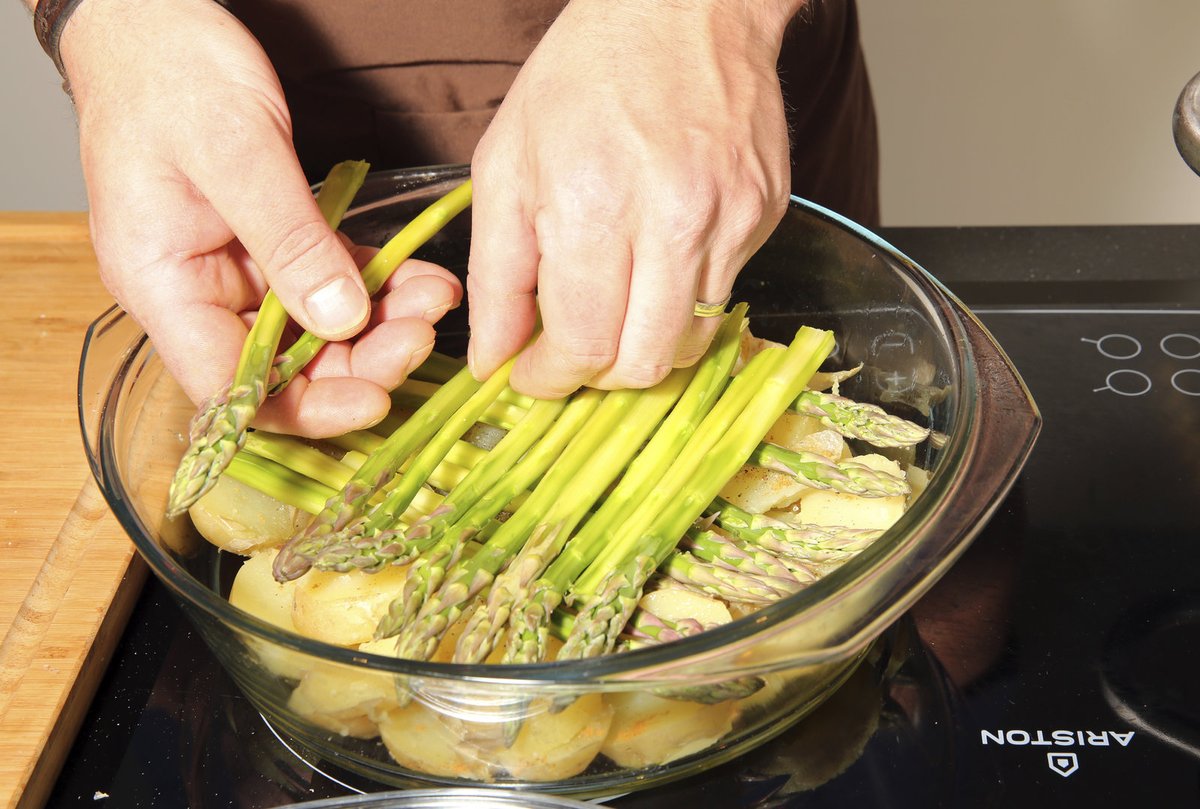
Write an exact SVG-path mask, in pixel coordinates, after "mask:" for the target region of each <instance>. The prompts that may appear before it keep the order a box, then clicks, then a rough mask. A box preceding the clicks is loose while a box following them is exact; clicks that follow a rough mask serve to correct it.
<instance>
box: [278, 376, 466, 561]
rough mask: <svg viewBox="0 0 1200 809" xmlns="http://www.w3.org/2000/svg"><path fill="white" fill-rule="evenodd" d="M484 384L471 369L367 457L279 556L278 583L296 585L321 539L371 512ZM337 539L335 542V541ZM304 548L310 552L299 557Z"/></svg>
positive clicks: (284, 547)
mask: <svg viewBox="0 0 1200 809" xmlns="http://www.w3.org/2000/svg"><path fill="white" fill-rule="evenodd" d="M480 386H481V385H480V383H479V382H477V381H476V380H475V378H474V377H473V376H471V372H470V371H469V370H468V369H465V368H464V369H463V370H461V371H459V372H458V373H457V374H456V375H455V377H454V378H453V379H452V380H450V381H449V382H447V383H446V384H445V385H443V386H442V387H441V388H439V389H438V391H437V393H435V394H434V395H433V396H432V397H430V399H429V401H427V402H426V403H425V405H424V406H423V407H422V408H421V409H420V410H418V411H417V412H416V413H413V415H412V416H411V417H410V418H409V419H408V420H407V421H406V422H404V424H402V425H401V426H400V429H398V430H396V432H394V433H392V434H391V435H390V436H389V437H388V438H387V440H386V441H384V443H383V444H382V445H381V446H380V447H379V448H378V449H377V450H375V452H373V453H372V454H371V455H370V456H368V458H367V461H366V463H364V464H363V465H362V466H361V467H360V468H359V470H358V471H357V472H356V473H355V475H354V477H353V478H351V479H350V482H349V483H347V484H346V485H345V486H344V487H343V488H342V490H341V491H340V492H339V493H338V494H337V495H335V496H334V497H331V498H330V499H329V502H327V503H326V504H325V508H323V509H322V510H321V512H320V513H319V514H317V516H316V517H315V518H314V519H313V521H312V522H311V523H309V525H308V527H307V528H306V529H305V530H304V531H302V532H300V533H298V534H297V535H296V536H295V537H293V538H292V539H291V540H289V541H288V542H287V543H286V544H284V546H283V547H282V548H280V550H279V554H278V555H277V556H276V557H275V564H274V572H275V577H276V578H277V579H278V580H279V581H291V580H292V579H296V578H298V577H300V576H302V575H304V573H305V572H306V571H307V570H308V569H309V568H310V567H311V566H312V565H311V563H310V562H309V561H308V559H309V558H310V557H311V555H313V554H314V553H315V552H316V551H317V549H319V547H320V545H321V543H322V541H323V540H324V539H326V538H329V537H334V536H335V535H337V534H338V532H340V531H341V530H342V529H344V528H345V527H346V526H347V525H349V524H350V523H351V522H353V521H354V520H355V519H357V518H358V517H360V516H362V514H363V513H364V512H365V511H366V509H367V506H368V504H369V503H370V501H371V499H372V498H373V497H374V496H375V495H376V493H377V492H379V490H380V489H382V488H383V487H384V486H385V485H387V483H388V482H389V481H391V479H392V478H393V477H394V476H395V474H396V472H397V470H398V469H399V468H400V466H401V464H403V463H404V461H405V460H406V459H407V458H408V456H409V455H410V454H411V453H412V452H413V451H414V450H415V449H416V448H417V447H418V446H420V445H421V444H424V443H425V442H426V441H428V440H429V439H430V438H432V437H433V435H434V434H435V433H436V432H437V431H438V428H439V427H441V425H442V424H443V423H444V422H445V421H446V420H447V419H448V418H450V416H451V415H452V414H453V413H454V412H455V411H457V410H458V408H460V407H461V406H462V405H463V403H465V402H466V401H467V400H468V399H469V398H470V397H471V395H472V394H474V393H475V391H477V390H478V389H479V388H480ZM331 541H336V540H331ZM300 545H304V547H305V548H306V549H307V553H306V554H304V555H301V554H298V553H296V549H297V547H298V546H300Z"/></svg>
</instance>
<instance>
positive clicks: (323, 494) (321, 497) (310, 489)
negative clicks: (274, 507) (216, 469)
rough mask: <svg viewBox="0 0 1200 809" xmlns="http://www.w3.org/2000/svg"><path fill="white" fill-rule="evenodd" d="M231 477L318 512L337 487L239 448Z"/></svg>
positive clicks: (231, 464) (264, 492)
mask: <svg viewBox="0 0 1200 809" xmlns="http://www.w3.org/2000/svg"><path fill="white" fill-rule="evenodd" d="M225 471H226V473H227V474H228V475H229V477H231V478H233V479H234V480H236V481H238V482H239V483H244V484H246V485H247V486H250V487H251V488H254V489H257V490H258V491H260V492H262V493H263V494H265V495H267V496H268V497H273V498H275V499H276V500H278V501H279V502H281V503H287V504H288V505H289V506H295V507H296V508H298V509H300V510H302V511H306V512H308V513H309V514H315V513H317V512H318V511H320V510H321V508H322V506H324V505H325V501H326V500H327V499H328V498H329V497H330V496H332V495H333V494H334V492H336V491H337V490H336V489H334V488H332V487H330V486H326V485H325V484H323V483H318V482H317V481H315V480H313V479H312V478H310V477H306V476H305V475H302V474H300V473H299V472H296V471H294V470H292V469H289V468H287V467H286V466H284V465H283V464H281V463H278V462H276V461H272V460H269V459H267V458H262V457H259V456H258V455H253V454H251V453H249V452H239V453H238V454H237V455H234V456H233V458H231V459H230V461H229V466H228V467H227V468H226V470H225Z"/></svg>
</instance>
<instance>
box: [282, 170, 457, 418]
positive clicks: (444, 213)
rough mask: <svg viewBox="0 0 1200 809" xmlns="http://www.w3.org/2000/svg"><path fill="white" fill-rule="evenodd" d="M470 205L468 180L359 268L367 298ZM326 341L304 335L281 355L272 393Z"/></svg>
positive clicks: (315, 353) (433, 205)
mask: <svg viewBox="0 0 1200 809" xmlns="http://www.w3.org/2000/svg"><path fill="white" fill-rule="evenodd" d="M470 204H471V181H470V180H467V181H466V182H464V183H462V184H461V185H459V186H458V187H457V188H455V189H454V190H453V191H451V192H450V193H448V194H446V195H445V196H443V197H442V198H441V199H439V200H437V201H436V202H434V203H433V204H432V205H430V206H429V207H428V208H426V209H425V210H423V211H421V213H419V214H417V216H416V217H415V218H414V219H413V220H412V221H411V222H409V223H408V224H407V225H405V226H404V227H403V228H402V229H401V230H400V232H399V233H397V234H396V235H395V236H393V237H392V238H391V239H390V240H389V241H388V243H387V244H385V245H384V246H383V247H382V248H381V249H380V251H379V252H378V253H376V254H375V255H374V256H373V257H372V258H371V260H370V261H368V262H367V263H366V265H365V266H364V267H363V268H362V279H363V284H364V285H365V286H366V288H367V294H368V295H374V294H375V293H376V292H378V291H379V290H380V289H381V288H382V287H383V285H384V283H385V282H386V281H387V279H388V278H390V277H391V275H392V273H393V272H395V271H396V268H397V267H399V266H400V265H401V264H402V263H403V262H404V261H405V260H406V259H408V258H409V256H411V255H412V254H413V253H414V252H415V251H416V250H417V248H419V247H420V246H421V245H423V244H425V242H427V241H429V239H431V238H432V237H433V236H434V235H435V234H436V233H437V232H438V231H440V230H441V229H442V228H443V227H445V226H446V224H447V223H448V222H449V221H450V220H451V219H453V218H454V217H456V216H458V215H459V214H460V213H462V212H463V210H465V209H466V207H467V206H468V205H470ZM325 342H326V341H325V340H322V339H321V338H319V337H317V336H316V335H314V334H312V333H311V332H305V333H304V334H303V335H301V336H300V339H298V340H297V341H296V342H295V343H293V344H292V345H291V346H290V347H289V348H288V349H287V350H286V351H284V352H283V353H282V354H281V355H280V356H279V360H278V362H277V363H276V366H275V375H274V383H273V384H272V386H271V391H270V392H271V394H272V395H274V394H277V393H279V392H280V391H281V390H283V389H284V388H285V387H287V385H288V383H289V382H291V381H292V379H294V378H295V376H296V374H298V373H300V371H301V370H302V369H303V368H304V366H306V365H308V363H309V362H311V361H312V358H313V357H315V356H316V355H317V352H318V351H320V350H321V349H322V348H323V347H324V346H325Z"/></svg>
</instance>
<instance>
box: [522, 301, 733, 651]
mask: <svg viewBox="0 0 1200 809" xmlns="http://www.w3.org/2000/svg"><path fill="white" fill-rule="evenodd" d="M745 316H746V305H745V304H738V305H737V306H735V307H734V308H733V311H731V312H730V313H729V314H728V315H727V316H726V317H725V319H724V321H723V322H722V323H721V326H720V327H719V328H718V330H717V333H716V335H714V337H713V341H712V343H711V344H710V345H709V348H708V351H707V352H706V353H705V355H704V357H702V358H701V360H700V362H699V363H698V364H697V367H696V373H695V375H694V376H693V377H692V381H691V383H689V385H688V388H687V390H685V391H684V393H683V395H682V396H681V397H680V399H679V402H678V403H677V404H676V405H675V407H674V408H673V409H672V410H671V413H670V414H669V415H668V416H667V417H666V419H665V420H664V421H663V423H662V425H661V426H660V427H659V429H658V430H657V431H655V433H654V436H653V437H652V438H651V439H650V441H649V442H648V443H647V444H646V447H645V449H644V450H642V452H641V453H640V454H639V455H638V457H637V458H636V459H635V460H634V461H633V462H632V463H631V464H630V467H629V470H628V472H626V474H625V475H623V476H622V478H621V481H620V482H619V483H618V484H617V486H616V487H615V488H614V489H613V491H612V493H611V494H609V495H608V496H607V497H606V498H605V500H604V503H603V505H601V506H600V508H599V509H597V510H596V513H595V514H593V515H592V516H591V517H590V518H588V520H587V522H586V523H585V524H584V526H583V528H582V529H581V530H580V531H579V533H578V534H577V535H576V536H575V537H574V538H573V539H572V540H571V541H570V542H568V543H567V545H566V547H565V548H564V549H563V551H562V553H560V554H559V555H558V557H557V558H556V559H555V560H554V561H553V563H552V564H551V565H550V567H549V569H547V570H546V572H545V574H544V575H543V576H542V578H541V579H539V580H538V581H536V582H535V583H534V584H533V585H531V586H530V592H529V595H528V596H527V598H526V601H525V603H524V604H523V605H519V606H517V607H514V611H513V614H512V615H511V616H510V623H511V625H510V627H509V636H508V641H507V644H506V647H505V657H504V662H505V663H531V662H535V661H538V660H542V659H544V658H545V654H546V640H547V635H548V627H549V622H550V619H551V616H552V615H553V613H554V610H555V609H557V607H558V605H559V604H560V603H562V599H563V596H564V594H565V593H566V590H567V587H568V586H569V585H570V584H571V582H573V581H574V580H575V579H576V578H577V577H578V576H579V574H580V573H582V572H583V571H584V569H585V568H586V567H587V566H588V565H589V564H590V563H591V562H592V560H594V559H595V557H596V556H597V554H599V553H600V551H601V550H602V549H603V547H604V544H605V543H606V542H607V541H608V540H609V538H610V535H611V534H612V532H613V530H614V529H615V528H616V527H617V526H618V524H619V523H620V522H621V521H622V520H624V519H625V518H626V517H627V516H628V515H629V514H630V513H631V512H632V511H633V510H634V509H635V508H636V507H637V506H638V505H639V504H640V503H641V502H642V500H644V499H645V498H646V496H647V495H648V494H649V492H650V491H651V489H652V488H653V487H654V486H655V485H656V484H657V483H658V481H659V480H660V479H661V478H662V476H663V474H664V473H665V472H666V470H667V468H668V467H669V466H670V464H671V462H672V461H673V460H674V459H675V457H676V456H678V455H679V453H680V451H681V450H682V449H683V447H684V446H685V445H686V444H687V442H688V440H689V439H690V438H691V436H692V435H693V434H694V433H695V431H696V427H697V425H698V424H700V422H701V420H702V419H703V418H704V417H705V415H706V414H707V413H708V412H709V410H711V409H712V407H713V403H714V402H715V401H716V400H717V398H718V397H719V396H720V395H721V392H722V391H723V390H724V389H725V386H726V384H727V383H728V380H729V372H730V370H731V369H732V368H733V364H734V362H735V361H736V360H737V357H738V350H739V345H740V336H741V332H742V330H743V328H744V327H745Z"/></svg>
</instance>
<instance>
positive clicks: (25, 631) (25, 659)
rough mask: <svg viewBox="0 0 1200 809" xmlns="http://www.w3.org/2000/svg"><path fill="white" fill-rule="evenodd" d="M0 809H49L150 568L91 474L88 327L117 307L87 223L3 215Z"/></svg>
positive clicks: (77, 217) (81, 218)
mask: <svg viewBox="0 0 1200 809" xmlns="http://www.w3.org/2000/svg"><path fill="white" fill-rule="evenodd" d="M0 279H2V283H3V293H2V294H0V378H2V379H3V382H4V384H3V385H2V386H0V543H2V544H3V550H4V563H3V564H2V565H0V632H2V633H3V641H2V642H0V807H3V808H5V809H7V808H8V807H22V808H23V809H24V807H38V806H41V805H42V804H43V803H44V802H45V799H46V796H47V795H48V793H49V791H50V789H51V787H52V786H53V784H54V779H55V778H56V777H57V775H58V772H59V769H60V767H61V765H62V762H63V759H64V757H65V756H66V754H67V752H68V751H69V749H70V746H71V742H72V741H73V739H74V736H75V733H76V732H77V730H78V727H79V723H80V722H81V721H82V718H83V715H84V714H85V712H86V710H87V706H88V703H89V702H90V700H91V697H92V695H93V693H94V692H95V688H96V686H97V685H98V683H99V681H100V678H101V676H102V675H103V672H104V668H105V666H106V665H107V663H108V659H109V657H110V655H111V652H112V649H113V647H114V645H115V643H116V640H117V638H118V637H119V636H120V633H121V631H122V629H123V627H124V624H125V620H126V619H127V617H128V614H129V610H130V609H131V608H132V605H133V602H134V600H135V599H136V595H137V592H138V591H139V590H140V585H141V582H142V581H143V579H144V576H145V568H144V566H143V565H142V564H141V563H140V561H135V560H136V557H135V555H134V551H133V546H132V544H131V543H130V541H129V540H128V538H127V537H126V536H125V534H124V533H123V532H122V530H121V528H120V527H119V526H118V525H117V523H116V521H115V520H114V519H113V517H112V516H111V515H110V514H109V511H108V506H107V504H106V503H105V502H104V499H103V497H102V496H101V495H100V493H99V491H98V489H97V487H96V485H95V483H94V482H93V481H92V478H91V473H90V472H89V470H88V466H87V460H86V457H85V455H84V452H83V443H82V440H81V438H80V433H79V423H78V419H77V416H76V387H75V386H76V372H77V369H78V365H79V356H80V349H81V347H82V343H83V336H84V332H85V330H86V328H87V325H88V324H89V323H90V322H91V321H92V320H93V319H94V318H95V317H96V316H98V315H99V314H100V313H101V312H103V311H104V310H105V309H107V308H108V307H109V306H111V305H112V299H111V297H110V296H109V295H108V293H107V292H106V291H105V290H104V288H103V286H102V285H101V284H100V281H99V278H98V276H97V272H96V262H95V256H94V254H93V252H92V248H91V243H90V241H89V238H88V231H87V217H86V215H84V214H78V213H68V214H38V213H0Z"/></svg>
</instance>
